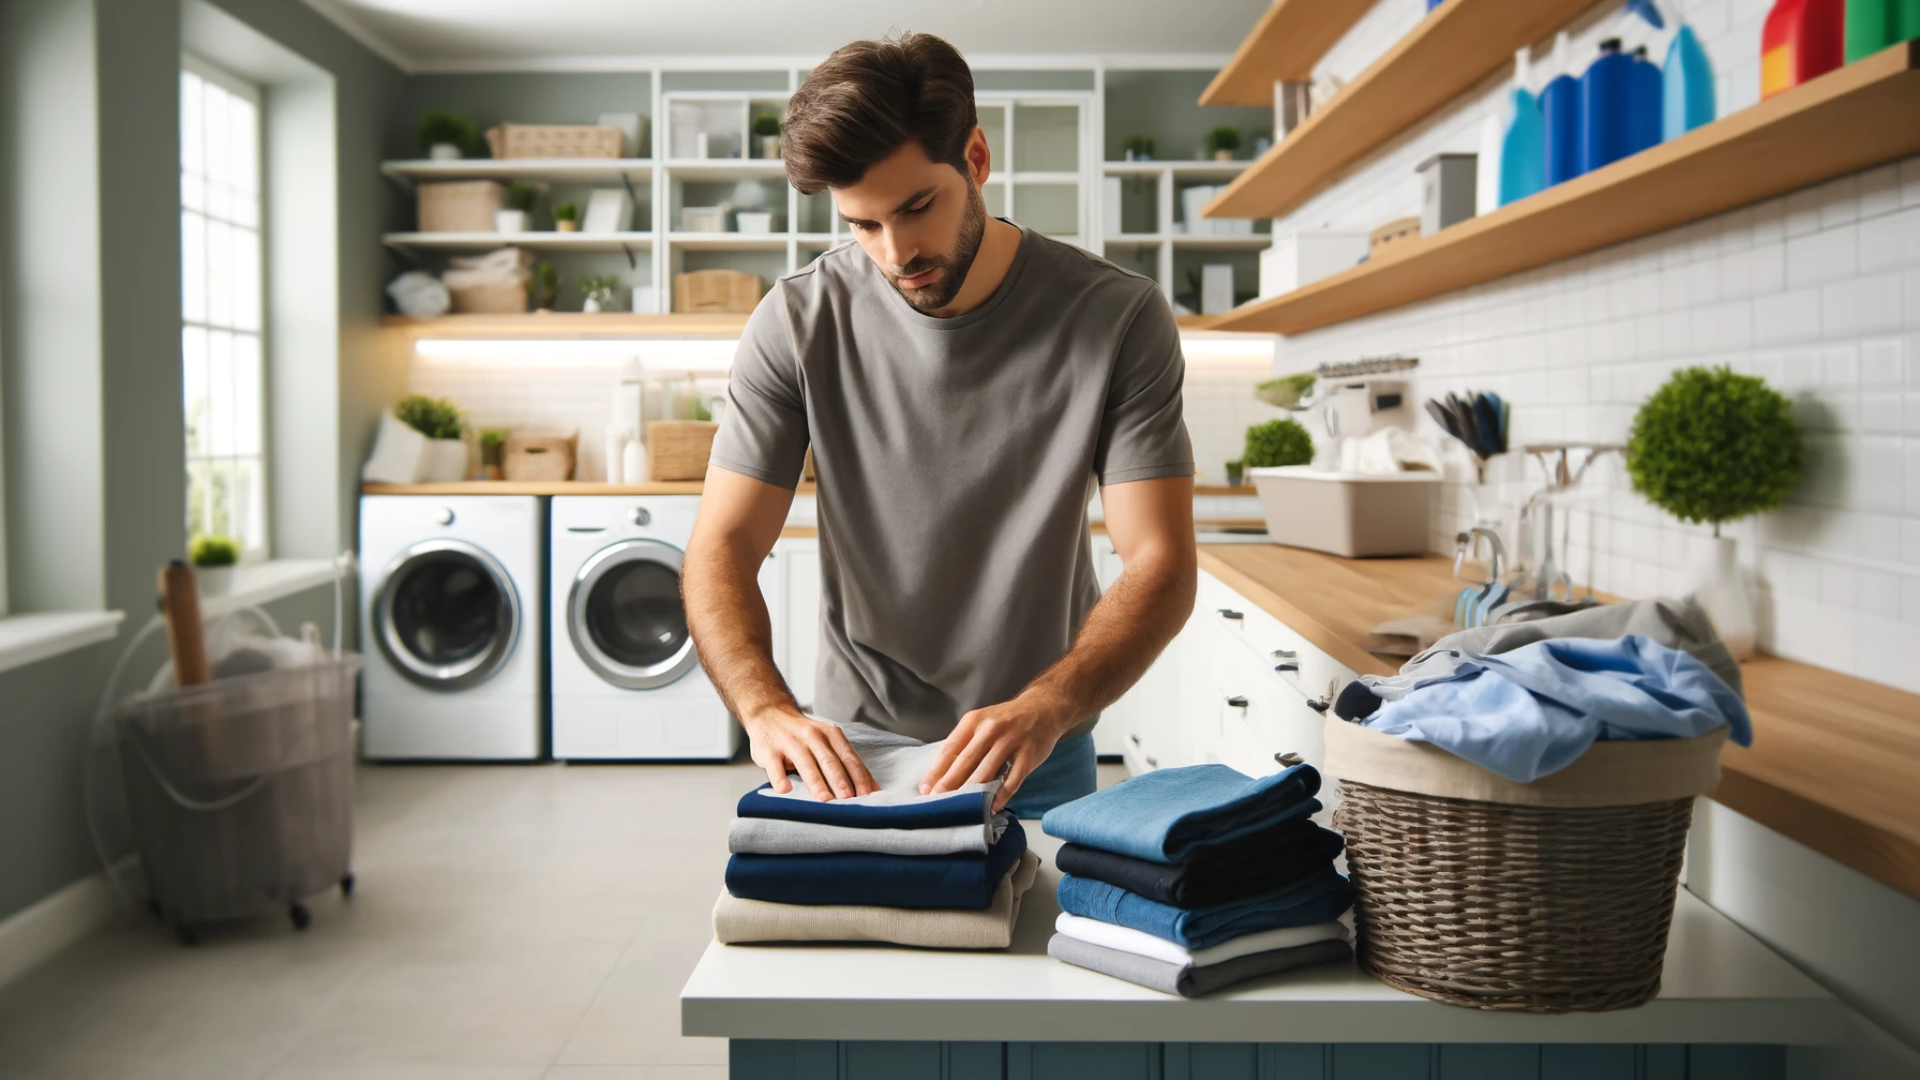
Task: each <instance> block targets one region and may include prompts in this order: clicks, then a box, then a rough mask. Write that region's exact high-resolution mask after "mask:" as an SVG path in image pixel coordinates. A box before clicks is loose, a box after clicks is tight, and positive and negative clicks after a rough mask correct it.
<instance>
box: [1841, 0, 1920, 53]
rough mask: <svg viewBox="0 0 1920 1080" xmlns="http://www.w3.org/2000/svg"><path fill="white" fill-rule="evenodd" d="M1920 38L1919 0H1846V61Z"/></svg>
mask: <svg viewBox="0 0 1920 1080" xmlns="http://www.w3.org/2000/svg"><path fill="white" fill-rule="evenodd" d="M1914 38H1920V0H1847V30H1846V50H1847V63H1849V64H1851V63H1853V62H1854V61H1855V60H1859V59H1862V58H1864V57H1868V56H1872V55H1873V54H1874V53H1877V52H1879V51H1880V50H1881V49H1884V48H1886V47H1887V46H1889V45H1892V44H1894V43H1895V42H1900V41H1911V40H1913V39H1914Z"/></svg>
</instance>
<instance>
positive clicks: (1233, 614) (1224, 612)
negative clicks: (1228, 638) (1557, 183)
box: [1220, 607, 1246, 620]
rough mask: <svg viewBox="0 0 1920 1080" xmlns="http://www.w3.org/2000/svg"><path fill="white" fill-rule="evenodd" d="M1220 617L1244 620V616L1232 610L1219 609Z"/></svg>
mask: <svg viewBox="0 0 1920 1080" xmlns="http://www.w3.org/2000/svg"><path fill="white" fill-rule="evenodd" d="M1220 617H1221V618H1223V619H1236V620H1237V619H1244V618H1246V616H1245V615H1242V614H1240V613H1239V612H1237V611H1235V610H1233V609H1232V608H1224V607H1223V608H1221V609H1220Z"/></svg>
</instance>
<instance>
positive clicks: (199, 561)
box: [187, 536, 240, 567]
mask: <svg viewBox="0 0 1920 1080" xmlns="http://www.w3.org/2000/svg"><path fill="white" fill-rule="evenodd" d="M187 561H188V562H191V563H192V564H193V565H195V566H199V567H215V566H232V565H234V564H235V563H237V562H239V561H240V542H239V541H237V540H235V539H233V538H232V537H227V536H196V537H194V538H193V544H192V545H191V546H190V547H189V548H188V549H187Z"/></svg>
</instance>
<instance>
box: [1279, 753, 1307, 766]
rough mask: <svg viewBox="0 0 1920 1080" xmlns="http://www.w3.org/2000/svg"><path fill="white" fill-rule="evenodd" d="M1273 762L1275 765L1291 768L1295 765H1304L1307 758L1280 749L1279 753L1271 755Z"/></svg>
mask: <svg viewBox="0 0 1920 1080" xmlns="http://www.w3.org/2000/svg"><path fill="white" fill-rule="evenodd" d="M1273 763H1274V764H1275V765H1285V766H1287V767H1288V768H1292V767H1293V766H1295V765H1305V764H1306V763H1307V759H1306V758H1303V757H1301V756H1300V755H1299V754H1296V753H1294V752H1293V751H1291V750H1282V751H1281V752H1280V753H1278V754H1275V755H1273Z"/></svg>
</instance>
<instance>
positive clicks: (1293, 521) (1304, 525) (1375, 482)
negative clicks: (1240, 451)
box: [1247, 465, 1440, 559]
mask: <svg viewBox="0 0 1920 1080" xmlns="http://www.w3.org/2000/svg"><path fill="white" fill-rule="evenodd" d="M1247 476H1248V477H1249V478H1251V479H1252V480H1253V486H1254V488H1255V490H1257V491H1258V492H1259V494H1260V513H1261V514H1262V515H1263V516H1264V517H1265V518H1266V519H1267V535H1268V536H1270V537H1272V538H1273V542H1274V543H1276V544H1285V545H1287V546H1288V547H1301V548H1309V549H1311V550H1313V551H1324V552H1326V553H1327V554H1329V555H1339V556H1343V557H1345V558H1349V559H1358V558H1366V557H1369V556H1375V555H1421V554H1425V553H1426V550H1427V522H1428V519H1429V518H1430V517H1431V516H1432V512H1433V504H1434V500H1435V499H1436V498H1438V497H1439V492H1440V474H1439V473H1435V472H1402V473H1383V474H1367V473H1336V472H1322V471H1319V470H1316V469H1314V468H1313V467H1312V466H1310V465H1286V466H1282V467H1280V468H1277V469H1248V470H1247Z"/></svg>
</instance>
